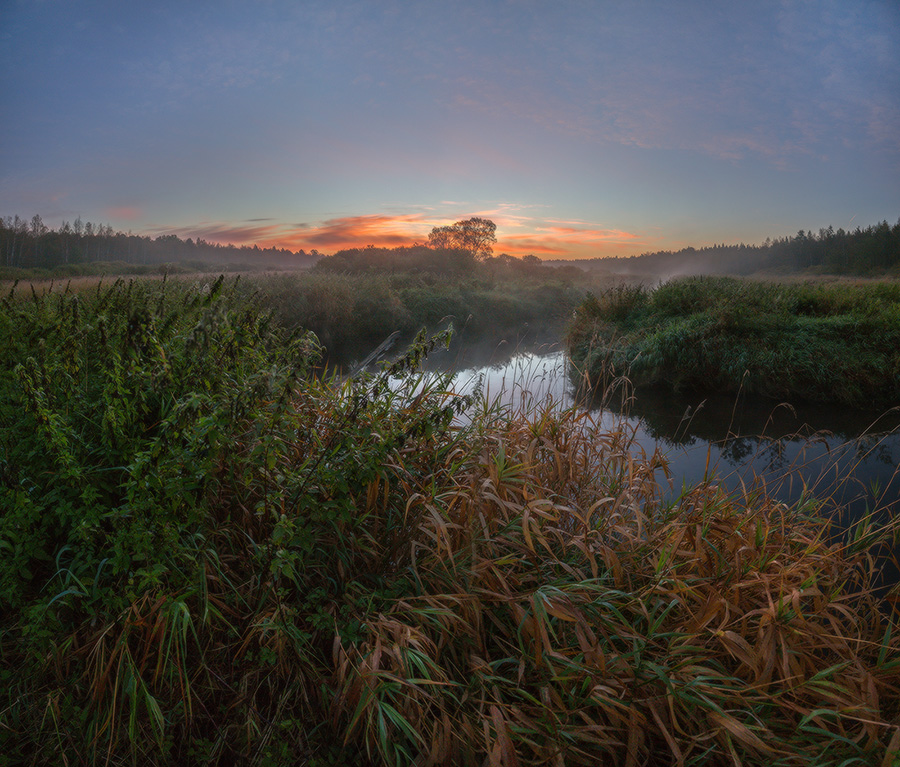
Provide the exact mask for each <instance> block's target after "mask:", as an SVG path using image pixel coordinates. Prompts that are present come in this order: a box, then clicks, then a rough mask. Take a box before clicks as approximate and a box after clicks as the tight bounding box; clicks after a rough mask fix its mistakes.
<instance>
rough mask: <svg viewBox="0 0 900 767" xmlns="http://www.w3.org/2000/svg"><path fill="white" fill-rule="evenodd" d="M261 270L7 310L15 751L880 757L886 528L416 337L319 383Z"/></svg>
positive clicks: (74, 755)
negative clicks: (877, 543) (688, 459)
mask: <svg viewBox="0 0 900 767" xmlns="http://www.w3.org/2000/svg"><path fill="white" fill-rule="evenodd" d="M242 290H243V288H241V287H240V286H237V287H236V286H234V285H233V284H226V283H223V282H216V283H214V284H212V285H210V286H208V287H207V288H205V289H197V288H195V287H192V286H190V285H188V284H172V283H168V282H162V281H153V282H149V281H148V282H138V283H119V284H116V285H113V286H109V287H105V288H101V289H99V290H96V291H94V292H91V293H87V292H85V293H82V294H80V295H78V296H74V295H71V294H69V295H66V294H58V293H51V294H49V295H44V296H39V295H34V296H29V295H27V294H26V295H17V297H15V298H7V299H6V301H5V302H4V303H3V304H2V307H0V511H2V513H0V548H2V551H3V556H2V557H0V616H2V617H0V680H2V684H0V754H3V756H2V757H0V762H2V760H3V759H6V760H9V762H10V763H15V764H20V763H24V764H29V763H32V764H48V763H64V762H68V763H72V764H93V763H103V764H223V765H224V764H234V763H244V764H260V765H294V764H311V765H344V764H350V765H353V764H356V765H381V764H391V765H408V764H412V763H418V764H447V765H450V764H453V765H459V764H462V765H481V764H484V763H489V764H497V765H516V764H553V765H559V764H566V765H575V764H585V765H588V764H589V765H596V764H598V763H600V764H622V765H630V764H670V763H671V764H734V763H743V764H748V765H754V764H759V765H762V764H765V765H801V764H809V763H815V764H822V765H826V764H835V765H837V764H848V765H849V764H878V763H882V762H883V763H884V764H890V763H891V762H890V760H891V759H892V758H893V757H895V756H896V754H897V753H898V747H900V729H898V727H897V721H898V716H900V632H898V631H897V626H896V625H895V623H894V621H893V619H892V618H891V617H890V610H889V609H887V606H886V603H884V602H882V601H880V600H879V598H878V597H877V596H876V595H875V594H874V593H873V592H872V591H871V589H870V588H869V583H870V580H869V579H870V578H871V576H872V571H873V565H872V562H871V560H870V556H869V554H868V552H869V551H870V547H871V544H872V542H873V541H874V540H875V539H876V538H877V537H878V535H879V533H878V531H875V530H872V529H867V528H866V527H865V526H859V527H857V528H856V529H855V531H854V533H853V535H851V536H850V538H849V539H848V540H846V541H844V542H843V543H840V542H834V541H829V540H828V539H827V536H826V527H825V525H824V524H823V522H822V520H821V519H819V518H818V516H817V508H818V504H817V503H816V502H815V501H813V500H811V499H810V500H808V501H806V502H804V503H803V504H801V505H799V506H796V507H791V508H788V507H785V506H784V505H780V504H777V503H775V502H773V501H771V500H770V499H768V498H766V496H765V495H764V494H763V493H762V492H760V491H756V490H753V489H748V491H747V492H746V494H744V495H728V494H726V493H724V492H723V491H722V490H721V489H720V488H719V487H718V486H717V484H716V482H715V481H714V480H713V481H710V482H708V483H706V484H703V485H701V486H698V487H695V488H689V489H686V490H685V491H684V492H683V493H682V494H681V495H680V496H678V497H677V498H676V499H675V500H669V501H663V500H661V494H660V493H659V490H658V488H657V486H656V483H655V481H654V472H655V471H656V470H658V469H663V468H664V467H665V459H664V457H661V456H656V455H654V456H647V455H643V454H641V453H640V452H637V453H635V452H634V451H633V447H634V446H633V445H632V444H631V439H630V435H629V434H628V433H627V432H626V431H624V430H623V429H618V430H613V431H604V430H602V429H600V428H599V426H598V425H597V424H596V423H595V422H594V421H592V420H591V417H590V416H589V415H587V414H584V413H579V412H577V411H575V410H569V411H564V412H560V411H554V410H551V409H550V408H549V407H548V408H543V409H536V410H534V411H532V412H529V413H513V412H509V411H503V410H501V409H499V408H492V407H489V406H486V405H485V404H484V403H478V402H470V401H468V400H466V399H463V398H460V397H457V396H454V395H453V394H450V393H448V392H446V391H445V386H446V381H445V380H442V379H440V378H438V379H429V380H428V381H425V380H423V379H422V378H421V377H420V376H418V375H417V373H416V367H415V361H416V359H417V358H418V357H420V356H421V355H422V354H427V352H428V350H429V346H430V344H429V343H428V342H426V341H424V340H423V341H422V342H421V343H420V344H419V345H418V346H416V347H415V348H414V349H412V350H411V352H410V354H409V355H407V357H406V358H405V359H403V360H401V361H400V362H398V363H397V364H395V365H394V366H393V367H392V368H390V369H386V370H385V371H383V373H381V374H379V375H377V376H362V377H359V378H355V379H352V380H349V381H346V382H344V383H341V382H337V381H322V380H318V379H316V378H315V377H313V376H312V375H310V373H309V371H310V370H311V369H312V368H313V366H314V365H315V361H316V356H317V353H318V346H317V343H316V341H315V339H314V338H313V337H311V336H309V335H308V334H305V333H302V332H300V331H297V332H293V333H291V332H289V331H286V330H283V329H282V328H281V326H280V325H279V324H278V323H275V322H272V321H271V320H270V319H269V318H268V316H267V314H266V313H265V312H263V311H262V310H261V307H260V305H259V304H258V302H257V301H256V300H250V299H247V298H246V297H245V296H244V295H243V293H242ZM463 409H466V410H467V413H468V415H469V416H470V418H469V423H468V425H466V426H464V427H463V426H458V425H456V422H455V421H454V417H455V415H457V414H458V413H459V412H460V411H461V410H463Z"/></svg>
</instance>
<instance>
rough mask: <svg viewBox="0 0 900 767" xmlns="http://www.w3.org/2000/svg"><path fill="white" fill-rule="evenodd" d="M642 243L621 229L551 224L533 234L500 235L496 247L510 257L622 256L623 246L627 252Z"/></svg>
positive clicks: (540, 227) (634, 235) (536, 228)
mask: <svg viewBox="0 0 900 767" xmlns="http://www.w3.org/2000/svg"><path fill="white" fill-rule="evenodd" d="M564 223H565V224H569V223H570V222H564ZM571 223H576V222H571ZM641 244H642V243H641V241H640V238H639V236H638V235H636V234H633V233H632V232H626V231H623V230H620V229H596V228H585V227H579V226H571V225H565V226H564V225H560V224H555V223H554V224H552V225H550V226H538V227H534V231H533V233H530V234H513V235H509V236H506V237H503V238H501V240H500V241H499V242H498V243H497V250H498V251H499V252H504V253H509V254H510V255H512V256H524V255H527V254H529V253H531V254H534V255H536V256H555V257H556V258H599V257H603V256H615V255H623V249H628V250H629V251H630V250H633V249H637V248H639V247H640V246H641Z"/></svg>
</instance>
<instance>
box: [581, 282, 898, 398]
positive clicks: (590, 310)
mask: <svg viewBox="0 0 900 767" xmlns="http://www.w3.org/2000/svg"><path fill="white" fill-rule="evenodd" d="M566 343H567V348H568V351H569V355H570V358H571V359H572V361H573V363H574V364H575V366H576V367H577V368H578V370H579V371H581V372H582V373H583V375H584V376H585V377H586V379H587V380H588V381H590V382H591V383H592V384H594V385H595V386H597V387H598V388H599V389H600V390H601V391H602V390H604V389H605V388H607V386H608V385H609V384H611V382H612V381H614V380H615V379H618V378H624V379H628V381H630V383H631V384H633V385H635V386H663V387H669V388H672V389H675V390H699V391H704V390H705V391H716V392H738V391H741V390H743V391H746V392H748V393H751V394H761V395H764V396H767V397H771V398H776V399H786V400H805V401H811V402H832V403H837V404H842V405H848V406H851V407H856V408H874V409H886V408H889V407H893V406H894V405H898V404H900V282H897V281H871V282H859V281H857V282H854V283H848V282H825V281H821V282H808V283H798V282H790V283H787V282H763V281H754V280H749V279H736V278H730V277H716V278H713V277H691V278H686V279H679V280H673V281H671V282H668V283H665V284H664V285H661V286H659V287H658V288H656V289H647V288H643V287H640V286H636V287H635V286H620V287H616V288H612V289H609V290H606V291H604V292H601V293H600V294H598V295H592V296H590V297H588V299H587V300H585V301H584V302H583V303H582V304H581V306H580V307H579V308H578V310H577V312H576V316H575V319H574V321H573V323H572V325H571V327H570V329H569V332H568V335H567V339H566Z"/></svg>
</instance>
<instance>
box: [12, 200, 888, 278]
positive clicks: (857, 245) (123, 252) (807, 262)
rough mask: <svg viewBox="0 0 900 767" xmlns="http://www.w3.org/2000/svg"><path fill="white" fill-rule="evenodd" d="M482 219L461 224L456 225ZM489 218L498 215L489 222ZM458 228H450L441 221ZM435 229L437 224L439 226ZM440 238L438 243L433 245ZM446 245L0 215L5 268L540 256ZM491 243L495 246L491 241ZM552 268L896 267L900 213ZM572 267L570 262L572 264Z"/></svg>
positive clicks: (374, 266)
mask: <svg viewBox="0 0 900 767" xmlns="http://www.w3.org/2000/svg"><path fill="white" fill-rule="evenodd" d="M472 221H480V219H470V221H469V222H457V224H455V225H454V226H460V225H463V224H467V223H471V222H472ZM483 223H485V224H492V222H489V221H485V222H483ZM444 229H452V227H450V228H448V227H444ZM436 231H438V230H436ZM438 244H440V245H442V247H437V245H438ZM447 244H450V245H453V244H454V243H435V247H431V246H430V245H414V246H407V247H398V248H374V247H371V246H370V247H368V248H352V249H349V250H343V251H339V252H338V253H335V254H334V255H333V256H328V257H323V255H324V254H320V253H319V252H317V251H316V250H312V251H310V252H308V253H307V252H306V251H304V250H299V251H290V250H287V249H285V248H275V247H271V248H260V247H259V246H258V245H253V246H248V245H243V246H236V245H218V244H216V243H211V242H206V241H205V240H202V239H196V240H194V239H192V238H188V239H186V240H182V239H181V238H179V237H177V236H176V235H174V234H168V235H162V236H159V237H155V238H154V237H149V236H147V235H137V234H131V233H127V234H126V233H123V232H116V231H113V229H112V227H111V226H109V225H102V224H91V223H90V222H87V223H83V222H82V221H81V219H80V218H79V219H76V220H75V221H74V223H69V222H68V221H65V222H63V224H62V225H61V226H60V227H59V228H58V229H55V230H54V229H50V228H48V227H47V226H46V225H45V224H44V223H43V221H42V220H41V217H40V216H37V215H36V216H33V217H32V218H31V219H30V220H25V219H22V218H19V216H6V217H0V267H7V268H12V269H13V270H15V269H48V270H50V269H52V270H54V271H55V272H59V271H63V272H65V271H67V270H66V267H67V266H68V267H70V269H71V270H72V273H77V271H78V270H79V267H83V265H86V264H87V265H89V264H92V263H95V262H102V263H109V262H117V263H120V264H125V265H134V266H139V265H140V266H147V265H150V266H152V265H158V264H184V265H188V266H193V265H197V266H200V265H206V266H210V265H213V264H215V265H226V264H229V265H234V266H236V267H241V268H253V267H261V268H272V267H274V268H283V269H290V268H297V267H306V266H310V265H312V264H313V263H316V262H321V265H320V268H323V269H325V270H328V271H347V272H354V271H361V270H365V271H371V270H376V271H378V270H384V269H388V270H399V271H424V272H429V271H434V272H444V273H448V272H449V273H459V274H463V273H467V272H470V271H471V270H472V269H473V268H474V265H475V262H476V260H479V259H480V263H482V264H484V265H485V266H487V267H490V268H491V269H492V270H497V269H500V270H502V271H510V270H512V271H515V272H517V273H535V272H536V271H541V270H540V266H541V261H540V259H538V258H536V257H535V256H526V257H525V258H523V259H514V258H512V257H510V256H508V255H506V254H505V253H504V254H501V255H500V256H490V255H484V254H482V255H481V256H480V257H479V259H476V257H475V254H474V253H469V252H467V251H466V250H465V248H460V247H449V248H448V247H446V245H447ZM488 250H489V249H488ZM543 263H544V264H545V265H547V266H551V265H557V266H562V265H569V266H573V265H575V264H577V266H578V267H580V268H582V269H596V270H598V271H604V272H609V273H613V274H623V275H631V274H634V275H648V274H653V275H659V276H660V277H663V278H668V277H672V276H678V275H682V274H753V273H756V272H769V273H776V274H777V273H794V272H805V273H811V274H846V275H871V276H875V275H884V274H893V275H900V219H898V221H897V223H896V224H894V225H893V226H891V225H890V224H888V222H887V221H882V222H881V223H880V224H875V225H873V226H868V227H866V228H865V229H862V228H860V227H857V228H856V229H854V230H853V231H845V230H844V229H838V230H836V231H835V229H834V228H833V227H828V228H827V229H820V230H819V231H818V233H815V232H812V231H808V232H807V231H804V230H802V229H801V230H800V231H799V232H797V234H796V235H794V236H792V237H782V238H779V239H775V240H772V239H767V240H766V241H765V242H764V243H763V244H762V245H745V244H743V243H742V244H740V245H726V244H721V245H712V246H710V247H705V248H684V249H682V250H679V251H675V252H672V251H659V252H656V253H643V254H641V255H639V256H631V257H627V258H596V259H588V260H582V261H556V262H543ZM567 271H568V270H567Z"/></svg>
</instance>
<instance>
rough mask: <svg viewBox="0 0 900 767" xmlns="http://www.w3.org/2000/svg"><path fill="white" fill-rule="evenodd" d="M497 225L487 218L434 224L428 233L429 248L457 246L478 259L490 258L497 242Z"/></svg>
mask: <svg viewBox="0 0 900 767" xmlns="http://www.w3.org/2000/svg"><path fill="white" fill-rule="evenodd" d="M496 232H497V225H496V224H495V223H494V222H493V221H491V220H490V219H487V218H467V219H466V220H465V221H457V222H456V223H455V224H453V225H451V226H436V227H434V229H432V230H431V234H429V235H428V246H429V247H431V248H457V249H459V250H465V251H468V252H469V253H471V254H472V255H473V256H475V258H476V259H478V260H479V261H484V260H485V259H486V258H490V256H491V254H492V253H493V252H494V249H493V248H492V247H491V246H492V245H493V244H494V243H495V242H497V234H496Z"/></svg>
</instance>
